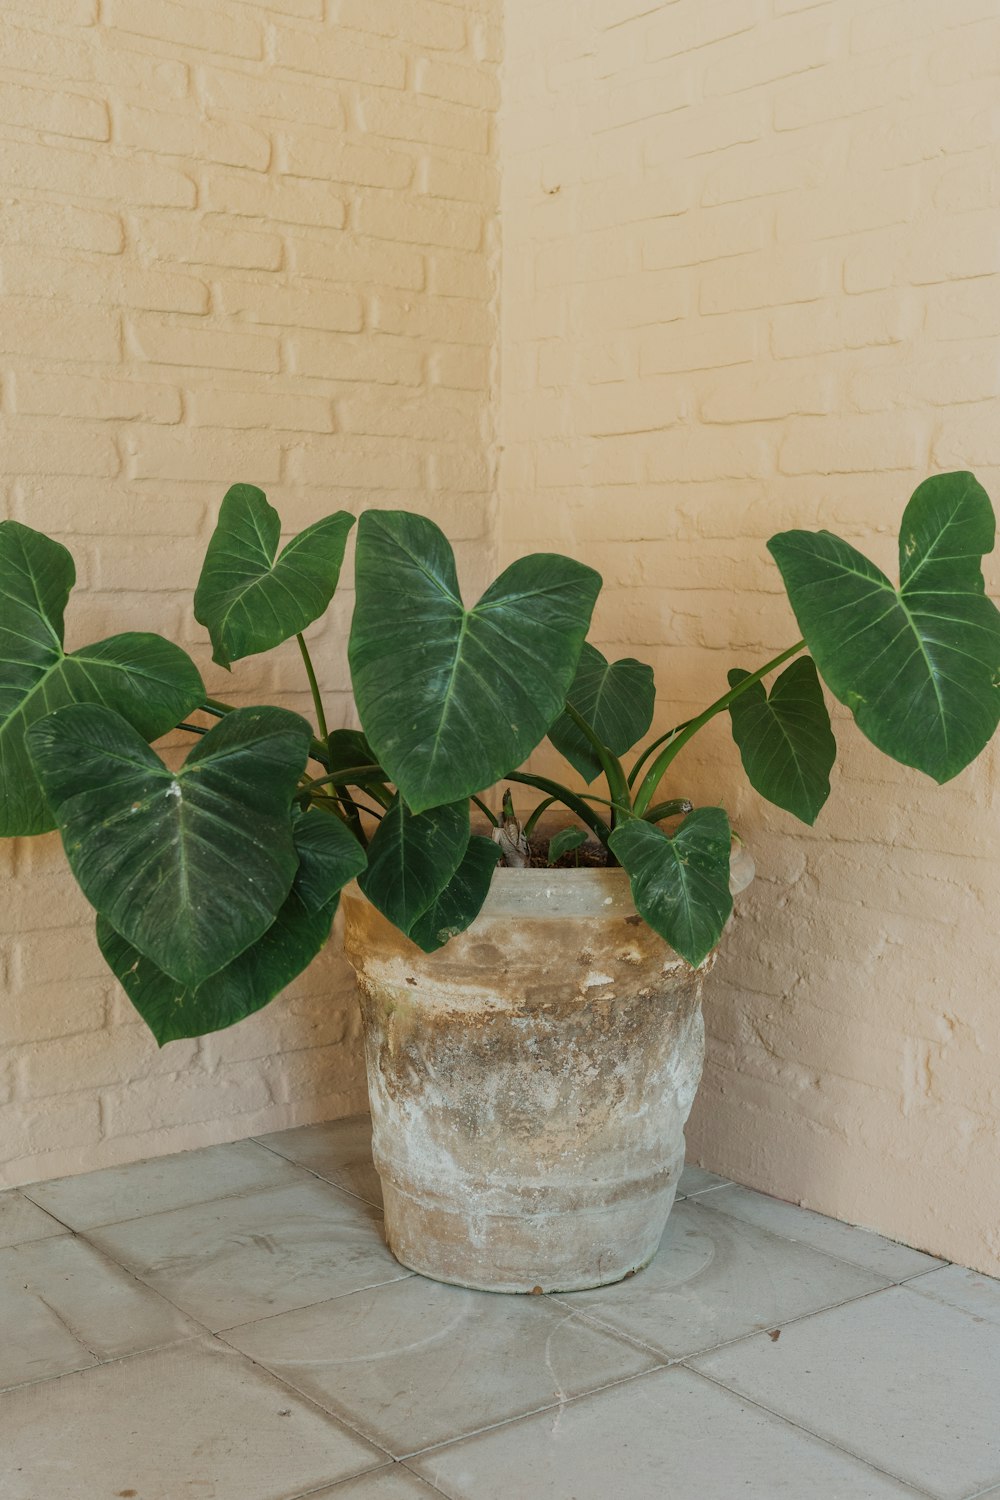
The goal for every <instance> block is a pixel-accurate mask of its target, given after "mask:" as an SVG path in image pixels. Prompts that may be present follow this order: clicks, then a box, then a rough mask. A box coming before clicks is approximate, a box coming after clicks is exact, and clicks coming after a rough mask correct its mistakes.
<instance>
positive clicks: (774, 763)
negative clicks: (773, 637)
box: [729, 656, 837, 823]
mask: <svg viewBox="0 0 1000 1500" xmlns="http://www.w3.org/2000/svg"><path fill="white" fill-rule="evenodd" d="M750 675H751V673H749V672H744V671H742V670H741V669H740V668H739V667H734V668H733V670H732V671H731V672H730V674H729V686H730V687H731V688H734V687H738V686H739V684H740V683H741V682H743V681H744V680H745V679H746V678H747V677H749V676H750ZM729 716H730V718H731V720H732V725H733V739H734V740H735V741H736V743H737V745H738V746H739V750H740V756H741V758H742V760H743V769H744V771H746V773H747V777H748V778H749V781H750V785H751V786H753V787H755V788H756V790H757V791H758V792H760V794H761V796H762V797H766V798H767V800H768V801H769V802H773V803H774V804H775V805H776V806H777V807H783V808H784V809H785V811H786V812H790V813H793V814H794V815H795V817H797V818H801V819H802V821H803V823H815V821H816V817H817V814H818V813H819V810H820V808H821V807H822V806H823V803H824V802H825V801H826V799H827V797H829V795H830V770H831V768H832V766H833V763H834V761H835V760H836V758H837V742H836V740H835V739H834V737H833V730H832V729H831V728H830V715H829V714H828V713H827V709H826V702H825V701H824V698H823V689H822V687H821V686H820V681H819V677H818V676H817V674H816V664H815V662H814V661H813V660H812V658H811V657H809V656H800V657H799V658H798V659H797V660H796V661H793V662H792V664H791V666H790V667H786V668H785V670H784V672H782V674H781V676H780V677H779V678H778V679H777V681H776V682H775V684H774V686H773V687H772V688H771V694H770V697H769V696H768V694H767V693H766V692H765V690H764V684H763V683H762V682H755V683H754V684H753V686H752V687H748V688H746V689H745V690H744V692H743V693H741V695H740V696H739V697H738V698H736V699H734V701H733V702H732V703H731V704H730V705H729Z"/></svg>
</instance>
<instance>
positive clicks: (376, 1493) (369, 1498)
mask: <svg viewBox="0 0 1000 1500" xmlns="http://www.w3.org/2000/svg"><path fill="white" fill-rule="evenodd" d="M300 1500H441V1491H440V1490H437V1489H432V1488H431V1486H430V1485H429V1484H425V1483H424V1481H423V1480H422V1479H418V1478H417V1476H416V1474H413V1473H411V1471H410V1470H409V1469H407V1468H405V1467H404V1465H403V1464H392V1465H391V1466H390V1467H389V1468H387V1469H376V1470H375V1472H374V1473H372V1474H362V1476H361V1478H360V1479H345V1480H344V1482H343V1484H335V1485H332V1486H331V1488H330V1489H328V1490H319V1491H316V1490H313V1491H312V1493H311V1494H309V1495H302V1496H301V1497H300Z"/></svg>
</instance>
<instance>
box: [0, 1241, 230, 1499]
mask: <svg viewBox="0 0 1000 1500" xmlns="http://www.w3.org/2000/svg"><path fill="white" fill-rule="evenodd" d="M0 1329H2V1336H0V1386H9V1385H17V1384H19V1383H21V1382H23V1381H29V1380H43V1379H48V1378H49V1377H51V1376H53V1375H64V1374H66V1373H67V1372H68V1371H70V1370H80V1369H83V1368H84V1367H86V1366H87V1365H93V1364H96V1363H97V1362H98V1361H99V1360H104V1359H114V1358H116V1357H118V1356H120V1355H123V1354H132V1353H135V1352H137V1351H138V1350H140V1349H149V1348H152V1347H154V1346H156V1345H159V1344H169V1343H172V1342H173V1341H174V1340H175V1339H183V1338H188V1337H191V1336H192V1335H194V1334H198V1333H201V1332H202V1329H200V1328H199V1327H198V1325H197V1324H195V1323H192V1322H191V1320H190V1319H189V1318H186V1317H185V1316H184V1314H183V1313H180V1312H178V1311H177V1309H176V1308H175V1307H172V1306H171V1305H170V1303H169V1302H165V1301H164V1300H163V1298H162V1297H160V1296H158V1294H157V1293H156V1292H154V1291H151V1290H150V1289H149V1287H146V1286H143V1285H142V1284H141V1283H140V1282H137V1281H135V1280H134V1278H133V1277H131V1276H130V1275H129V1274H128V1272H127V1271H123V1270H122V1269H121V1267H120V1266H116V1265H115V1264H114V1263H113V1262H112V1261H108V1260H107V1259H105V1257H104V1256H103V1255H101V1254H100V1253H99V1252H98V1251H97V1250H95V1249H94V1248H93V1247H92V1246H91V1245H88V1244H85V1243H84V1241H82V1240H78V1239H76V1238H75V1237H74V1236H73V1235H69V1234H66V1235H56V1236H53V1237H52V1238H50V1239H46V1240H33V1241H31V1242H29V1243H28V1244H24V1245H12V1246H9V1247H8V1248H7V1249H4V1250H0ZM43 1404H44V1400H43ZM0 1446H2V1444H0ZM0 1494H4V1491H3V1489H2V1486H0Z"/></svg>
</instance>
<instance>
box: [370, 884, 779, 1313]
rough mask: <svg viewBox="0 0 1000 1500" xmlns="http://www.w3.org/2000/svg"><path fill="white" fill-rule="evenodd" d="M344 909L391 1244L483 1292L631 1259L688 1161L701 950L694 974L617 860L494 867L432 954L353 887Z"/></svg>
mask: <svg viewBox="0 0 1000 1500" xmlns="http://www.w3.org/2000/svg"><path fill="white" fill-rule="evenodd" d="M751 868H752V867H751ZM744 883H745V882H744ZM343 906H344V912H345V919H346V927H345V948H346V952H347V956H348V959H349V960H350V962H351V964H352V966H353V968H354V970H355V973H356V975H357V979H358V987H359V990H360V993H361V1006H362V1014H363V1018H364V1033H365V1052H366V1059H367V1065H368V1089H369V1095H370V1098H371V1109H372V1123H373V1144H374V1156H375V1166H376V1168H377V1170H378V1173H379V1176H380V1177H381V1179H382V1187H383V1190H384V1194H385V1228H386V1237H387V1239H388V1243H389V1248H390V1249H391V1250H392V1252H393V1254H394V1255H395V1256H396V1258H397V1259H398V1260H400V1261H401V1262H402V1263H403V1265H405V1266H409V1267H410V1268H411V1269H412V1270H414V1271H419V1272H421V1273H422V1274H423V1275H425V1276H430V1277H433V1278H434V1279H435V1280H437V1281H447V1282H454V1283H456V1284H457V1285H459V1286H466V1287H475V1288H478V1289H482V1290H486V1291H494V1292H532V1291H536V1290H539V1289H540V1290H542V1291H546V1292H548V1291H570V1290H574V1289H578V1288H581V1287H593V1286H602V1285H604V1284H606V1283H607V1282H612V1281H620V1280H621V1279H622V1278H623V1277H625V1276H628V1275H630V1274H631V1273H632V1272H634V1271H637V1270H638V1269H639V1268H640V1267H641V1266H644V1265H645V1264H646V1263H647V1261H649V1260H650V1259H651V1258H652V1256H653V1255H654V1254H655V1253H656V1248H657V1245H658V1244H659V1241H660V1236H661V1235H662V1233H663V1229H664V1226H665V1225H666V1222H667V1215H668V1214H669V1212H670V1208H671V1205H672V1204H673V1201H674V1194H675V1192H676V1189H677V1181H678V1178H679V1177H680V1174H681V1169H682V1167H683V1163H684V1125H685V1122H686V1121H687V1117H688V1114H689V1112H690V1109H691V1104H692V1102H693V1100H694V1096H695V1091H696V1090H697V1087H698V1083H699V1080H700V1078H701V1070H702V1063H703V1059H704V1027H703V1023H702V1016H701V990H702V982H703V979H704V976H705V974H706V973H707V972H708V970H709V969H710V968H711V965H712V962H713V959H712V958H710V959H709V960H708V961H707V962H706V963H705V964H703V965H702V967H701V968H700V969H698V970H693V969H691V968H690V967H689V966H688V964H686V963H685V962H684V960H683V959H682V958H680V957H679V955H678V954H676V953H675V952H674V951H673V949H671V948H669V947H668V946H667V944H666V943H664V942H663V940H662V939H661V938H659V937H657V936H656V935H655V933H653V932H651V931H650V929H649V928H648V927H647V926H646V925H645V924H644V923H643V922H642V921H641V919H640V918H639V917H638V916H637V915H636V912H635V908H634V907H633V905H632V902H631V896H630V892H629V886H628V880H627V878H626V876H625V874H624V872H623V871H621V870H618V869H611V870H607V869H581V870H553V871H550V870H513V869H500V870H498V871H497V873H496V875H495V876H494V879H493V884H492V887H491V890H490V894H489V897H488V898H487V901H486V904H485V906H484V907H483V910H482V912H481V913H480V915H479V916H478V917H477V919H476V921H475V922H474V923H473V924H472V926H471V927H470V928H469V929H468V931H467V932H464V933H462V934H461V935H460V936H458V937H456V938H453V939H452V941H451V942H450V943H448V944H447V945H446V946H445V947H444V948H442V949H440V950H439V951H438V952H437V953H432V954H425V953H422V952H421V951H420V949H419V948H417V947H416V946H415V945H414V944H413V943H411V942H410V941H409V939H407V938H405V937H403V936H402V934H401V933H399V932H397V930H396V929H395V928H394V927H393V926H391V924H390V923H389V922H387V921H386V919H385V918H384V917H383V916H382V915H381V913H380V912H378V911H376V910H375V908H374V907H373V906H372V905H371V904H370V903H369V902H368V901H367V900H366V899H365V897H364V896H362V895H361V893H360V892H359V890H358V889H357V886H351V887H348V889H347V890H346V891H345V892H344V896H343Z"/></svg>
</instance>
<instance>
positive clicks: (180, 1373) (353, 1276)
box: [0, 1120, 1000, 1500]
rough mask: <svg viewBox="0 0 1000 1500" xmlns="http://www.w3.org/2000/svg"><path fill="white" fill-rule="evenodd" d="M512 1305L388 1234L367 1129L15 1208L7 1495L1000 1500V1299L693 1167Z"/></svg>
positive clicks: (6, 1293)
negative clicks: (408, 1256)
mask: <svg viewBox="0 0 1000 1500" xmlns="http://www.w3.org/2000/svg"><path fill="white" fill-rule="evenodd" d="M681 1191H682V1201H680V1202H678V1205H677V1207H676V1208H675V1210H674V1213H673V1214H672V1216H671V1220H670V1224H669V1226H668V1229H667V1233H666V1236H665V1238H664V1242H663V1245H662V1247H661V1249H660V1253H659V1255H658V1257H657V1259H656V1260H655V1261H654V1262H653V1264H652V1265H651V1266H650V1267H649V1268H648V1269H647V1270H646V1271H644V1272H642V1273H641V1274H640V1275H639V1276H637V1277H635V1278H634V1279H633V1280H631V1281H628V1282H625V1283H623V1284H622V1285H620V1286H615V1287H607V1288H604V1289H603V1290H599V1291H593V1292H580V1293H576V1294H571V1295H566V1296H558V1297H556V1296H552V1297H500V1296H490V1295H488V1294H486V1293H479V1292H464V1291H459V1290H457V1289H456V1288H454V1287H447V1286H441V1285H439V1284H438V1283H436V1282H432V1281H426V1280H424V1279H423V1278H422V1277H419V1276H413V1275H411V1274H410V1273H409V1272H408V1271H405V1270H404V1269H403V1267H402V1266H400V1265H398V1264H397V1262H396V1261H395V1260H393V1258H392V1256H391V1255H389V1253H388V1251H387V1250H386V1249H385V1246H384V1244H383V1242H382V1239H381V1235H380V1218H379V1209H378V1204H379V1189H378V1179H377V1178H376V1176H375V1173H374V1171H373V1169H372V1166H371V1159H370V1155H369V1149H368V1133H367V1121H365V1120H354V1121H343V1122H340V1123H337V1124H333V1125H320V1126H315V1127H309V1128H306V1129H302V1130H289V1131H285V1132H284V1133H283V1134H281V1135H273V1136H267V1137H264V1138H262V1139H260V1140H258V1141H242V1142H240V1143H239V1144H237V1145H233V1146H213V1147H211V1148H209V1149H207V1150H204V1151H193V1152H189V1153H187V1154H185V1155H183V1156H176V1157H171V1158H168V1159H165V1160H160V1161H152V1162H145V1163H140V1164H138V1165H136V1166H132V1167H122V1168H117V1169H114V1170H112V1171H107V1172H96V1173H93V1174H92V1175H90V1176H87V1177H76V1178H68V1179H66V1180H65V1181H63V1182H48V1183H39V1184H38V1185H37V1186H34V1187H28V1188H24V1189H22V1190H20V1191H19V1192H8V1193H2V1194H0V1496H2V1497H3V1500H116V1497H125V1496H128V1497H134V1500H300V1497H305V1496H309V1497H310V1500H421V1497H423V1500H433V1497H435V1496H437V1497H438V1500H440V1497H441V1496H447V1497H450V1500H664V1497H666V1500H731V1497H734V1496H736V1495H739V1496H741V1497H746V1500H782V1497H784V1500H807V1497H808V1500H813V1497H815V1500H882V1497H886V1500H888V1497H890V1496H897V1497H898V1496H914V1495H922V1496H933V1497H936V1500H970V1497H972V1496H983V1497H985V1496H986V1495H992V1496H993V1497H994V1500H1000V1282H995V1281H990V1280H989V1279H988V1278H986V1277H984V1276H979V1275H975V1274H973V1273H972V1272H970V1271H964V1270H962V1269H961V1268H959V1267H957V1266H946V1265H944V1264H943V1263H942V1262H941V1261H936V1260H933V1259H931V1257H930V1256H927V1255H922V1254H920V1253H918V1252H917V1251H915V1250H908V1249H906V1248H905V1247H904V1246H901V1245H895V1244H892V1243H891V1242H890V1241H888V1240H882V1239H879V1237H878V1236H877V1235H873V1234H868V1233H866V1232H865V1231H863V1230H859V1229H851V1228H849V1227H848V1226H846V1225H843V1224H838V1223H836V1222H834V1221H832V1220H830V1219H824V1218H822V1217H821V1216H820V1215H818V1214H813V1213H808V1212H806V1211H805V1210H802V1209H796V1208H792V1207H790V1206H789V1205H788V1204H785V1203H779V1202H777V1201H775V1200H774V1199H770V1198H765V1197H763V1196H762V1195H760V1194H759V1193H752V1192H748V1191H747V1190H746V1189H744V1188H739V1187H734V1186H732V1185H730V1184H728V1183H726V1182H723V1181H722V1179H720V1178H717V1177H713V1176H712V1175H711V1174H710V1173H707V1172H703V1171H701V1170H700V1169H699V1168H696V1167H691V1168H688V1169H687V1171H686V1172H685V1174H684V1178H683V1180H682V1183H681Z"/></svg>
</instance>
